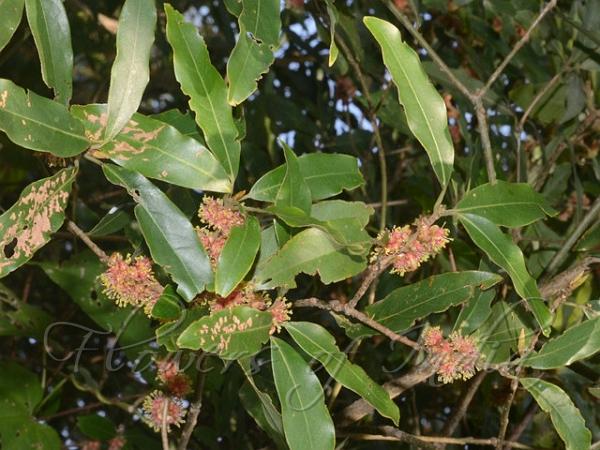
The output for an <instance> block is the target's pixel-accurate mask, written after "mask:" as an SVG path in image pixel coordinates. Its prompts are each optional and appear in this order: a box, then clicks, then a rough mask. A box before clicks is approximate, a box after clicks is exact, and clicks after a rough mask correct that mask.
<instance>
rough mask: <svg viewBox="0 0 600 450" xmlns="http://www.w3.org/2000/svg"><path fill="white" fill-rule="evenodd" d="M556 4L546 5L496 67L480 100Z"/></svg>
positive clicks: (555, 1)
mask: <svg viewBox="0 0 600 450" xmlns="http://www.w3.org/2000/svg"><path fill="white" fill-rule="evenodd" d="M556 3H557V0H550V1H549V2H548V3H547V4H546V6H545V7H544V9H542V11H541V12H540V14H539V15H538V16H537V17H536V19H535V20H534V21H533V23H532V24H531V25H530V26H529V29H528V30H527V32H526V33H525V34H524V35H523V37H522V38H521V39H520V40H519V42H517V44H516V45H515V46H514V47H513V49H512V50H511V51H510V53H509V54H508V55H506V57H505V58H504V60H503V61H502V62H501V63H500V65H499V66H498V67H496V70H494V73H493V74H492V76H491V77H490V78H489V79H488V81H487V83H486V84H485V86H484V87H483V88H482V89H480V90H479V92H477V94H476V96H477V97H478V98H481V97H483V96H484V95H485V94H486V92H487V91H488V90H489V89H490V87H491V86H492V84H494V82H495V81H496V80H497V79H498V77H499V76H500V75H501V74H502V72H503V71H504V69H505V68H506V66H507V65H508V63H509V62H510V61H511V60H512V59H513V58H514V56H515V55H516V54H517V52H518V51H519V50H521V48H522V47H523V46H524V45H525V44H526V43H527V41H529V38H530V36H531V33H532V32H533V30H534V29H535V27H537V26H538V24H539V23H540V22H541V21H542V19H543V18H544V17H545V16H546V14H548V13H549V12H550V11H551V10H552V9H553V8H554V7H555V6H556Z"/></svg>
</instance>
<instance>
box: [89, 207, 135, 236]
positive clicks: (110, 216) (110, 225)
mask: <svg viewBox="0 0 600 450" xmlns="http://www.w3.org/2000/svg"><path fill="white" fill-rule="evenodd" d="M111 211H112V210H111ZM111 211H109V212H108V213H106V215H105V216H104V217H102V219H100V221H99V222H98V223H97V224H96V225H94V228H92V229H91V230H90V231H88V233H87V234H88V235H89V236H107V235H109V234H113V233H116V232H117V231H119V230H121V229H123V228H124V227H125V226H126V225H128V224H129V223H131V217H130V216H129V214H127V213H126V212H125V211H123V210H122V209H117V210H116V211H112V212H111Z"/></svg>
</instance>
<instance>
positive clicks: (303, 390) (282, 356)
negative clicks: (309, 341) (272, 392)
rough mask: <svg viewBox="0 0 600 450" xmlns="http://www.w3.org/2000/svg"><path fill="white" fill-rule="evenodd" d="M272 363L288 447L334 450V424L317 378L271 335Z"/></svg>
mask: <svg viewBox="0 0 600 450" xmlns="http://www.w3.org/2000/svg"><path fill="white" fill-rule="evenodd" d="M271 365H272V367H273V378H274V379H275V387H276V389H277V396H278V397H279V402H280V403H281V416H282V419H283V430H284V432H285V439H286V441H287V443H288V445H289V446H290V449H291V450H305V449H309V448H310V449H319V450H328V449H330V450H333V448H334V447H335V428H334V426H333V421H332V420H331V416H330V415H329V411H328V410H327V407H326V406H325V402H324V395H323V388H322V387H321V383H319V379H318V378H317V376H316V375H315V374H314V373H313V371H312V370H311V369H310V367H309V365H308V364H307V363H306V361H304V359H302V357H301V356H300V355H299V354H298V353H297V352H296V351H295V350H294V349H293V348H292V347H291V346H290V345H289V344H287V343H286V342H285V341H282V340H281V339H277V338H276V337H272V338H271Z"/></svg>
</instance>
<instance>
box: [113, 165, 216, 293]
mask: <svg viewBox="0 0 600 450" xmlns="http://www.w3.org/2000/svg"><path fill="white" fill-rule="evenodd" d="M102 170H103V171H104V175H105V176H106V178H107V179H108V181H110V182H111V183H113V184H116V185H120V186H123V187H124V188H126V189H127V191H128V192H129V194H130V195H131V196H132V197H133V199H134V200H135V201H136V202H137V203H138V205H137V206H136V207H135V217H136V218H137V220H138V223H139V225H140V228H141V230H142V234H143V235H144V239H145V240H146V243H147V244H148V248H149V249H150V253H151V255H152V259H153V260H154V261H155V262H156V263H157V264H159V265H161V266H162V267H163V268H164V269H165V270H166V271H167V273H169V274H170V275H171V277H172V278H173V281H175V282H176V283H177V285H178V286H177V292H178V293H179V294H180V295H181V296H182V297H183V298H184V300H186V301H188V302H191V301H192V300H193V299H194V297H196V295H197V294H199V293H200V292H202V291H204V289H205V288H206V285H207V284H209V283H211V282H212V280H213V275H212V269H211V267H210V261H209V259H208V256H207V255H206V252H205V251H204V248H203V247H202V244H201V243H200V240H199V239H198V235H197V234H196V231H195V230H194V228H193V227H192V224H191V223H190V221H189V220H188V218H187V217H186V216H185V215H184V214H183V213H182V212H181V210H180V209H179V208H178V207H177V206H175V204H174V203H173V202H172V201H171V200H169V198H168V197H167V196H166V195H165V194H164V193H163V192H162V191H161V190H160V189H158V188H157V187H156V186H154V185H153V184H152V183H151V182H150V181H148V180H147V179H146V178H144V177H143V176H142V175H140V174H139V173H137V172H132V171H130V170H127V169H124V168H122V167H118V166H114V165H108V164H106V165H104V166H103V167H102Z"/></svg>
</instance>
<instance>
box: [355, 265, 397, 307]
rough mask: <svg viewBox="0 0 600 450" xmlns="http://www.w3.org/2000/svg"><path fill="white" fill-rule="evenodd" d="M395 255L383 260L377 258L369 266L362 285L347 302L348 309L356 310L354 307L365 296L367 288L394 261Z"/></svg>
mask: <svg viewBox="0 0 600 450" xmlns="http://www.w3.org/2000/svg"><path fill="white" fill-rule="evenodd" d="M395 256H396V255H390V256H387V257H385V258H378V259H377V261H376V262H375V263H374V264H372V265H371V266H369V270H368V272H367V275H366V276H365V277H364V278H363V280H362V283H361V284H360V286H359V288H358V289H357V290H356V293H355V294H354V296H353V297H352V298H351V299H350V301H349V302H348V306H349V307H350V308H356V305H357V304H358V302H359V301H360V299H361V298H362V297H363V295H365V292H367V290H368V289H369V286H371V284H372V283H373V281H375V280H376V279H377V277H378V276H379V275H381V274H382V272H384V271H385V270H386V269H387V268H388V267H390V266H391V265H392V263H393V261H394V257H395Z"/></svg>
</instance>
